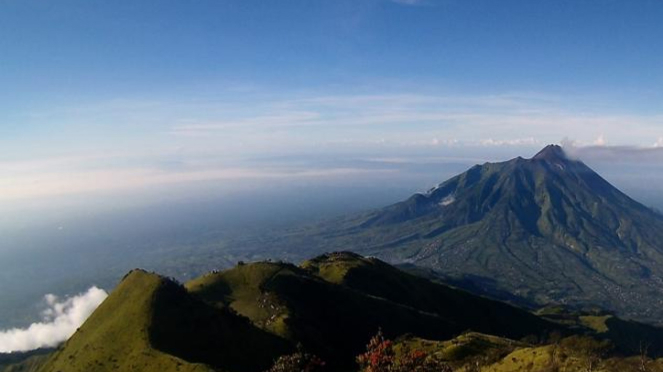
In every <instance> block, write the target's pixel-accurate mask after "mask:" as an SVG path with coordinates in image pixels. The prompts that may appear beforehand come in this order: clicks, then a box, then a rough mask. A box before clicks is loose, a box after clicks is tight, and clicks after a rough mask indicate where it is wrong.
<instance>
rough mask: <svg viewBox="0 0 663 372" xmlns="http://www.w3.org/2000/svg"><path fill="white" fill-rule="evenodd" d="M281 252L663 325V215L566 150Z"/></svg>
mask: <svg viewBox="0 0 663 372" xmlns="http://www.w3.org/2000/svg"><path fill="white" fill-rule="evenodd" d="M272 246H273V247H274V249H275V250H280V251H288V252H293V254H296V253H297V250H300V254H301V252H315V253H319V252H321V251H332V250H345V249H351V250H353V251H355V252H359V253H362V254H369V255H374V256H377V257H380V258H382V259H384V260H386V261H388V262H390V263H398V264H405V263H410V264H416V265H419V266H424V267H427V268H431V269H433V270H434V271H435V272H436V273H437V275H438V276H439V277H440V278H442V279H444V280H448V281H452V282H454V283H456V284H457V285H459V286H463V287H465V288H468V289H470V290H473V291H475V290H479V291H482V292H485V293H487V294H490V295H492V296H499V298H502V299H509V300H512V299H513V298H518V299H520V300H521V301H522V302H523V303H527V304H546V305H548V304H550V303H560V304H570V305H576V306H586V305H591V306H600V307H602V308H605V309H609V310H612V311H615V312H617V313H618V314H620V315H624V316H628V317H632V318H636V319H638V320H646V321H660V319H663V217H661V216H660V215H659V214H657V213H655V212H654V211H652V210H650V209H649V208H646V207H644V206H643V205H641V204H639V203H638V202H636V201H634V200H633V199H631V198H629V197H628V196H627V195H625V194H623V193H622V192H620V191H619V190H617V189H616V188H614V187H613V186H612V185H610V184H609V183H608V182H607V181H605V180H604V179H603V178H601V177H600V176H599V175H598V174H596V173H595V172H594V171H593V170H592V169H590V168H589V167H588V166H587V165H585V164H584V163H582V162H581V161H579V160H574V159H570V158H568V157H567V156H566V155H565V154H564V151H563V149H562V148H561V147H559V146H553V145H551V146H548V147H546V148H545V149H543V150H542V151H541V152H539V153H538V154H537V155H536V156H534V157H533V158H531V159H523V158H520V157H519V158H516V159H512V160H510V161H506V162H501V163H486V164H483V165H476V166H474V167H472V168H471V169H469V170H468V171H467V172H465V173H462V174H460V175H458V176H456V177H453V178H451V179H449V180H448V181H446V182H444V183H442V184H440V185H439V186H437V187H435V188H433V189H431V190H430V191H428V192H427V193H422V194H415V195H413V196H412V197H410V198H409V199H407V200H405V201H403V202H400V203H397V204H394V205H392V206H389V207H386V208H383V209H380V210H376V211H373V212H371V213H367V214H365V215H362V216H358V217H351V218H345V219H339V220H336V221H333V222H328V223H323V224H319V225H316V226H309V227H307V228H302V229H301V230H300V231H297V232H294V233H290V234H288V236H286V237H282V238H275V239H274V240H273V242H272ZM285 246H289V247H290V249H289V250H286V249H284V247H285ZM309 254H310V253H309Z"/></svg>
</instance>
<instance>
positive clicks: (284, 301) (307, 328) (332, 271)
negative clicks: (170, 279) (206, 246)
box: [186, 253, 561, 367]
mask: <svg viewBox="0 0 663 372" xmlns="http://www.w3.org/2000/svg"><path fill="white" fill-rule="evenodd" d="M364 269H366V270H364ZM361 283H364V284H361ZM186 287H187V289H188V290H189V291H190V292H191V293H192V294H194V295H196V296H198V297H200V298H202V299H204V300H205V301H207V302H208V303H210V304H212V305H214V306H217V307H218V308H226V307H231V308H232V309H234V310H236V311H237V312H239V313H240V314H242V315H245V316H247V317H249V318H250V319H251V320H252V321H253V322H254V324H256V325H258V326H260V327H261V328H263V329H265V330H267V331H269V332H272V333H274V334H277V335H279V336H282V337H285V338H289V339H291V340H293V341H296V342H301V343H302V344H303V345H304V346H305V347H306V348H307V349H308V350H311V351H312V352H314V353H316V354H318V355H319V356H321V357H322V358H323V359H325V360H327V361H328V362H330V363H331V365H333V366H334V367H339V366H340V367H342V366H352V364H353V360H354V357H355V356H356V355H358V354H359V353H360V352H361V351H362V350H364V348H365V345H366V342H367V340H368V339H369V338H370V337H371V336H373V335H374V334H375V333H376V331H377V330H378V329H379V328H382V329H383V331H384V332H385V334H387V335H389V336H392V337H394V336H400V335H403V334H413V335H417V336H420V337H424V338H431V339H447V338H450V337H453V336H454V335H457V334H459V333H460V332H462V331H465V330H467V329H475V330H482V331H494V332H496V333H500V334H506V335H509V336H511V337H522V336H524V335H529V334H543V333H546V332H547V331H549V330H551V329H555V328H561V327H559V326H557V325H554V324H552V323H549V322H547V321H545V320H541V319H538V318H536V317H535V316H533V315H531V314H529V313H527V312H525V311H523V310H519V309H516V308H514V307H511V306H508V305H503V304H499V303H496V302H494V301H490V300H485V299H482V298H477V297H475V296H472V295H469V294H467V293H464V292H461V291H457V290H453V289H450V288H447V287H444V286H442V285H437V284H433V283H430V282H428V281H427V280H425V279H420V278H416V277H414V276H412V275H409V274H406V273H403V272H401V271H399V270H398V269H396V268H393V267H391V266H389V265H387V264H384V263H382V262H380V261H377V260H372V259H364V258H362V257H360V256H357V255H354V254H349V253H338V254H330V255H324V256H321V257H318V258H316V259H313V260H311V261H308V262H305V263H304V264H303V265H302V267H297V266H294V265H291V264H285V263H273V262H261V263H254V264H246V265H240V266H237V267H236V268H234V269H231V270H227V271H223V272H219V273H213V274H208V275H205V276H203V277H201V278H198V279H196V280H193V281H191V282H189V283H187V284H186ZM463 310H465V311H463Z"/></svg>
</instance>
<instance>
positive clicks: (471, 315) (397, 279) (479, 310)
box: [302, 252, 555, 338]
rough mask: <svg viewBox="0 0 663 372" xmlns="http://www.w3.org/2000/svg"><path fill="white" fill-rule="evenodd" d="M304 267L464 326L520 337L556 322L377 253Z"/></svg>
mask: <svg viewBox="0 0 663 372" xmlns="http://www.w3.org/2000/svg"><path fill="white" fill-rule="evenodd" d="M302 267H304V268H306V269H307V270H309V271H311V272H313V273H316V274H317V275H319V276H320V277H322V278H323V279H325V280H328V281H331V282H334V283H338V284H342V285H343V286H346V287H349V288H352V289H353V290H356V291H359V292H361V293H365V294H367V295H370V296H375V297H380V298H384V299H387V300H389V301H391V302H394V303H398V304H402V305H405V306H409V307H412V308H417V309H420V310H422V311H426V312H430V313H435V314H438V315H439V316H441V317H443V318H445V319H448V320H449V321H450V322H453V323H454V324H458V325H460V326H461V327H462V328H463V330H473V331H477V332H482V333H488V334H494V335H499V336H506V337H510V338H521V337H524V336H528V335H532V334H540V333H541V331H542V330H551V329H552V328H555V326H553V325H552V324H551V323H549V322H547V321H545V320H543V319H541V318H539V317H537V316H535V315H533V314H530V313H529V312H527V311H524V310H522V309H519V308H516V307H513V306H510V305H507V304H504V303H502V302H498V301H493V300H490V299H486V298H482V297H479V296H476V295H472V294H470V293H467V292H465V291H462V290H458V289H454V288H451V287H448V286H446V285H442V284H439V283H434V282H431V281H430V280H427V279H425V278H422V277H418V276H415V275H412V274H408V273H406V272H404V271H402V270H399V269H397V268H396V267H394V266H391V265H388V264H386V263H385V262H383V261H381V260H379V259H377V258H364V257H361V256H359V255H357V254H354V253H350V252H338V253H330V254H324V255H321V256H318V257H316V258H314V259H312V260H309V261H305V262H304V263H303V264H302Z"/></svg>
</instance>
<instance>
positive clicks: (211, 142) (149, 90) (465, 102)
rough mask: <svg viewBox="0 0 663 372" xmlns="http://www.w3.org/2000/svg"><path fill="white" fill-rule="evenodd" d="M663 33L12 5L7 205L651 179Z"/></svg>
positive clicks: (0, 97)
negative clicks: (627, 171) (260, 189)
mask: <svg viewBox="0 0 663 372" xmlns="http://www.w3.org/2000/svg"><path fill="white" fill-rule="evenodd" d="M661 19H663V2H661V1H659V0H641V1H636V2H634V1H626V0H623V1H618V0H583V1H577V0H556V1H548V0H520V1H515V0H504V1H494V0H328V1H322V0H301V1H296V0H282V1H264V0H213V1H211V0H210V1H208V0H195V1H171V0H163V1H148V0H142V1H135V0H117V1H101V0H61V1H57V2H55V1H46V0H0V149H1V151H0V205H9V204H11V205H13V206H15V207H17V208H23V207H25V205H27V204H28V203H32V202H34V200H42V201H44V200H51V199H53V198H56V197H60V196H63V195H65V196H66V195H70V196H71V195H77V196H79V195H83V194H94V193H106V194H112V193H115V194H118V193H126V192H132V191H136V190H142V192H148V191H149V190H152V189H153V188H155V187H167V186H169V185H181V184H194V183H200V182H205V181H210V180H215V181H219V182H222V183H232V182H240V181H244V182H246V181H247V180H248V181H251V182H254V183H260V182H272V181H274V180H283V179H288V180H294V181H295V182H299V181H302V180H310V179H316V180H320V179H322V180H324V179H328V178H339V177H353V176H356V175H364V174H372V173H380V172H385V169H375V168H374V167H365V166H359V165H357V164H359V163H358V162H356V161H355V162H346V163H344V162H339V161H336V163H334V165H332V166H330V165H326V166H323V165H321V164H320V163H316V162H315V161H311V159H318V158H333V159H336V160H338V159H341V158H344V157H348V158H352V159H355V160H357V159H361V160H366V159H382V160H384V159H388V160H389V161H391V162H392V163H393V161H394V160H398V161H402V160H403V159H411V158H412V157H413V156H419V157H421V156H440V157H449V158H453V159H457V158H462V159H465V160H468V161H473V160H474V159H478V160H477V161H479V160H483V159H487V160H491V159H493V160H497V158H498V157H500V156H502V155H503V154H509V155H511V154H514V155H515V154H521V155H523V156H531V155H533V153H534V152H535V151H536V149H538V148H540V147H543V146H544V145H546V144H548V143H560V142H562V141H564V142H565V143H567V144H569V145H572V146H574V147H588V146H589V147H591V148H602V149H603V152H598V153H599V154H603V153H605V151H606V149H608V150H610V151H613V152H616V153H620V151H622V150H625V149H626V150H628V151H629V154H632V153H633V152H635V154H636V156H635V157H632V158H629V159H632V161H633V162H634V163H638V162H640V158H638V156H637V154H639V153H646V154H647V159H651V158H652V157H651V154H652V151H653V152H654V153H655V154H658V155H656V156H654V159H655V160H653V161H654V162H656V161H658V160H660V159H663V156H662V155H660V151H656V149H657V148H660V149H663V105H661V103H662V101H663V88H662V87H663V43H661V42H660V36H661V35H663V22H660V20H661ZM657 156H658V157H657ZM304 160H306V161H304Z"/></svg>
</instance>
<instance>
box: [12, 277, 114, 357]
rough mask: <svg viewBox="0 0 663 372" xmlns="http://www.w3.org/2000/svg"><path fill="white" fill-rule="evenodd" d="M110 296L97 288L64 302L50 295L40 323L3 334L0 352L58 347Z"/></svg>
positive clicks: (47, 297) (46, 297)
mask: <svg viewBox="0 0 663 372" xmlns="http://www.w3.org/2000/svg"><path fill="white" fill-rule="evenodd" d="M107 296H108V294H107V293H106V291H104V290H103V289H99V288H97V287H91V288H90V289H88V291H87V292H85V293H81V294H79V295H78V296H74V297H71V298H65V299H60V298H58V297H57V296H55V295H52V294H47V295H46V296H44V300H45V301H46V304H47V305H48V308H47V309H46V310H45V311H44V312H43V314H42V315H43V319H42V321H41V322H37V323H32V324H31V325H30V326H29V327H27V328H22V329H21V328H14V329H9V330H6V331H0V352H2V353H10V352H14V351H28V350H34V349H38V348H41V347H53V346H57V345H58V344H59V343H61V342H63V341H66V340H67V339H68V338H69V337H71V335H73V334H74V332H76V329H77V328H78V327H80V326H81V325H82V324H83V322H85V320H86V319H87V318H88V317H89V316H90V314H92V312H93V311H94V310H95V309H96V308H97V306H99V304H101V303H102V302H103V301H104V299H106V297H107Z"/></svg>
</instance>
